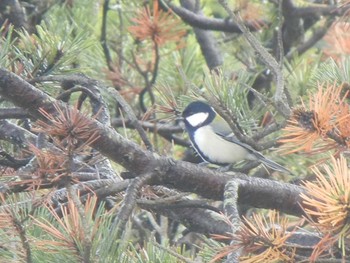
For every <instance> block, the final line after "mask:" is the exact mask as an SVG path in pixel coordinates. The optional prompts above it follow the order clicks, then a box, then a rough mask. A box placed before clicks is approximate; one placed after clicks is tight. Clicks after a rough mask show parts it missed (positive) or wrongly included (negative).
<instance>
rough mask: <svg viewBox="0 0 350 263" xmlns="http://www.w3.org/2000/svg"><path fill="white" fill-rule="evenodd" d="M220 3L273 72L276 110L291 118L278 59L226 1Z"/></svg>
mask: <svg viewBox="0 0 350 263" xmlns="http://www.w3.org/2000/svg"><path fill="white" fill-rule="evenodd" d="M218 1H219V3H220V4H221V5H222V6H223V7H224V9H225V10H226V11H227V13H228V14H229V15H230V17H231V18H232V19H233V20H234V22H236V23H237V26H238V27H239V29H240V30H241V31H242V32H243V35H244V37H245V38H246V40H247V41H248V43H249V44H250V45H251V46H252V47H253V48H254V50H255V51H256V52H257V53H258V54H259V56H260V58H261V59H262V61H263V63H264V64H265V65H266V67H267V68H268V69H269V70H271V72H272V73H273V75H274V77H275V80H276V92H275V95H274V101H275V108H276V110H278V111H279V112H280V113H281V114H282V115H283V116H284V117H289V116H290V114H291V109H290V107H289V105H288V103H287V102H286V100H285V92H284V89H285V87H284V77H283V72H282V70H281V67H280V65H279V63H278V62H277V61H276V59H275V58H274V57H273V56H272V55H271V54H270V53H269V52H268V51H267V50H266V48H264V47H263V45H262V44H261V43H260V42H259V41H258V40H257V38H256V37H255V36H254V35H253V34H252V33H251V32H250V31H249V29H248V28H247V27H246V26H245V25H244V23H243V21H242V18H241V17H239V16H237V15H236V14H235V13H234V12H233V11H232V10H231V8H230V7H229V5H228V3H227V1H226V0H218Z"/></svg>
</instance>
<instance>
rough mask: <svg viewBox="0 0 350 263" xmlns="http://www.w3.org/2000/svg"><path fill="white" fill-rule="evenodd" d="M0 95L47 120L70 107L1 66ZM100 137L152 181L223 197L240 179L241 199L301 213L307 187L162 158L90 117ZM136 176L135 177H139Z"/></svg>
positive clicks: (104, 148) (113, 155) (106, 148)
mask: <svg viewBox="0 0 350 263" xmlns="http://www.w3.org/2000/svg"><path fill="white" fill-rule="evenodd" d="M0 95H1V96H4V97H5V98H7V99H9V100H11V101H12V102H13V103H14V104H16V105H18V106H21V107H23V108H24V109H26V110H28V112H29V113H30V114H32V115H35V116H37V117H38V118H41V119H42V120H43V121H47V120H46V119H45V118H43V116H41V115H40V114H39V112H38V110H39V109H40V108H43V109H44V110H45V111H46V112H50V113H51V114H52V115H55V114H58V113H57V112H56V109H55V107H54V106H53V103H56V105H58V106H60V107H62V108H63V107H66V105H65V104H63V103H61V102H55V100H54V99H53V98H51V97H49V96H48V95H47V94H45V93H43V92H41V91H40V90H38V89H36V88H35V87H33V86H31V85H30V84H29V83H27V82H25V81H23V80H22V79H21V78H19V77H18V76H16V75H14V74H13V73H10V72H8V71H7V70H4V69H0ZM90 126H91V131H95V133H96V135H97V136H96V138H97V139H96V140H95V141H94V142H93V143H92V144H91V146H92V147H94V148H95V149H97V150H98V151H100V152H101V153H102V154H103V155H105V156H107V157H109V158H110V159H112V160H114V161H116V162H117V163H119V164H121V165H122V166H123V167H125V168H126V169H128V170H129V171H131V172H133V173H134V174H135V176H137V175H139V174H143V173H145V172H148V171H153V172H154V173H155V174H156V176H155V178H154V179H153V181H152V182H151V183H156V184H165V185H171V186H173V187H175V188H177V189H179V190H182V191H190V192H194V193H197V194H200V195H202V196H204V197H207V198H211V199H222V197H223V191H224V187H225V184H226V183H227V181H228V180H232V179H234V178H240V179H241V180H244V181H246V183H244V184H242V185H241V186H240V191H239V202H240V203H245V204H248V205H251V206H255V207H261V208H269V209H277V210H280V211H281V212H285V213H288V214H294V215H301V214H302V209H301V208H300V206H299V202H300V201H301V199H300V197H299V194H300V193H301V192H303V190H302V189H301V188H300V187H298V186H295V185H291V184H286V183H280V182H276V181H272V180H266V179H265V180H264V179H259V178H250V177H247V176H245V175H242V174H235V175H227V174H221V173H217V172H214V171H212V170H209V169H207V168H205V167H199V166H196V165H193V164H190V163H186V162H181V161H176V162H175V161H173V160H170V159H169V158H166V157H158V156H155V155H154V154H153V153H151V152H149V151H145V150H143V149H142V148H141V147H140V146H138V145H137V144H135V143H133V142H131V141H129V140H127V139H125V138H123V137H122V136H121V135H119V134H118V133H117V132H116V131H114V130H112V129H110V128H109V127H106V125H103V124H101V123H99V122H97V121H95V120H92V119H91V120H90ZM135 176H134V177H135Z"/></svg>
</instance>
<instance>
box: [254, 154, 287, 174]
mask: <svg viewBox="0 0 350 263" xmlns="http://www.w3.org/2000/svg"><path fill="white" fill-rule="evenodd" d="M254 155H255V157H256V158H257V159H258V160H259V161H260V162H261V163H263V164H265V165H266V166H267V167H269V168H271V169H273V170H276V171H279V172H282V173H289V174H290V173H291V172H290V171H289V170H288V169H286V168H284V167H283V166H282V165H280V164H278V163H276V162H274V161H272V160H270V159H267V158H266V157H265V156H263V155H262V154H261V153H259V152H254Z"/></svg>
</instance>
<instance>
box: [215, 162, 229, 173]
mask: <svg viewBox="0 0 350 263" xmlns="http://www.w3.org/2000/svg"><path fill="white" fill-rule="evenodd" d="M230 169H231V164H229V165H225V166H221V167H219V168H218V169H217V171H218V172H220V173H226V172H228V171H229V170H230Z"/></svg>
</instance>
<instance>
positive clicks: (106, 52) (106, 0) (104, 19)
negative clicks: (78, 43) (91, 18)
mask: <svg viewBox="0 0 350 263" xmlns="http://www.w3.org/2000/svg"><path fill="white" fill-rule="evenodd" d="M108 9H109V0H104V3H103V10H102V27H101V38H100V42H101V46H102V48H103V53H104V55H105V58H106V64H107V67H108V69H109V70H110V71H114V70H113V67H112V58H111V54H110V52H109V48H108V45H107V38H106V35H107V32H106V31H107V13H108Z"/></svg>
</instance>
